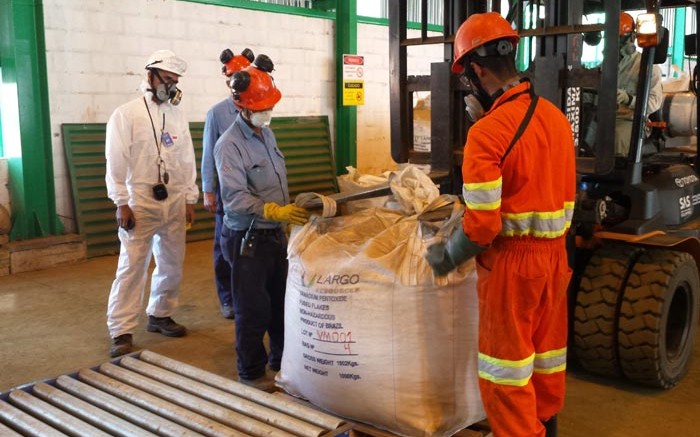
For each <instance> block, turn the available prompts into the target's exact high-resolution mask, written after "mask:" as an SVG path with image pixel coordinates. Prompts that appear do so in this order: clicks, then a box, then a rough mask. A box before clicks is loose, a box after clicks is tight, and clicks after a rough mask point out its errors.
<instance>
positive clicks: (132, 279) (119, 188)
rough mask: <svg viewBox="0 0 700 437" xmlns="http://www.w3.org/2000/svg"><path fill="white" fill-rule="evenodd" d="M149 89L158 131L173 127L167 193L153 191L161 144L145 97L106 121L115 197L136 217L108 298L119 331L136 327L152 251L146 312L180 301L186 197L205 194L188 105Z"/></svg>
mask: <svg viewBox="0 0 700 437" xmlns="http://www.w3.org/2000/svg"><path fill="white" fill-rule="evenodd" d="M144 96H145V98H146V102H147V103H148V108H149V110H150V112H151V116H152V118H153V124H154V127H155V130H156V134H157V135H158V136H160V134H161V130H162V131H165V132H168V133H169V134H170V137H171V139H172V142H173V144H172V145H171V146H167V145H163V146H162V147H161V151H160V157H161V158H162V159H163V161H164V162H165V169H166V170H167V172H168V175H169V181H168V184H167V190H168V198H167V199H165V200H162V201H159V200H156V199H154V198H153V189H152V187H153V185H154V184H156V183H157V182H158V165H157V162H158V148H157V147H156V144H155V139H154V137H153V128H152V127H151V120H150V118H149V116H148V112H147V111H146V107H145V105H144V100H143V98H142V97H139V98H138V99H134V100H132V101H131V102H128V103H126V104H124V105H122V106H120V107H119V108H117V109H116V110H115V111H114V113H113V114H112V116H111V117H110V119H109V121H108V123H107V137H106V149H105V154H106V157H107V173H106V177H105V181H106V184H107V193H108V195H109V197H110V199H112V201H114V203H115V205H117V206H119V205H125V204H128V205H129V206H130V207H131V209H132V211H133V213H134V217H135V219H136V226H135V227H134V228H133V229H132V230H130V231H126V230H125V229H119V240H120V241H121V249H120V254H119V263H118V266H117V273H116V278H115V280H114V282H113V283H112V289H111V291H110V295H109V303H108V306H107V327H108V329H109V334H110V336H111V337H112V338H114V337H117V336H119V335H122V334H127V333H133V332H134V329H135V328H136V326H137V325H138V314H139V312H140V309H141V302H142V300H143V291H144V287H145V284H146V279H147V275H148V266H149V263H150V260H151V252H152V253H153V256H154V257H155V261H156V268H155V270H154V271H153V275H152V277H151V293H150V297H149V301H148V308H147V309H146V313H147V314H148V315H152V316H156V317H167V316H170V315H172V313H173V311H174V310H175V308H176V307H177V303H178V293H179V288H180V282H181V279H182V263H183V260H184V256H185V204H186V203H190V204H194V203H196V202H197V199H198V197H199V190H198V188H197V185H196V178H197V169H196V163H195V158H194V147H193V145H192V137H191V135H190V131H189V124H188V122H187V120H186V118H185V116H184V114H183V113H182V110H181V109H180V108H178V107H175V106H173V105H171V104H170V103H162V104H160V105H158V104H156V103H155V102H153V101H152V100H151V96H152V94H151V93H150V92H146V93H145V94H144ZM163 114H165V123H164V124H165V126H163ZM159 139H160V138H159Z"/></svg>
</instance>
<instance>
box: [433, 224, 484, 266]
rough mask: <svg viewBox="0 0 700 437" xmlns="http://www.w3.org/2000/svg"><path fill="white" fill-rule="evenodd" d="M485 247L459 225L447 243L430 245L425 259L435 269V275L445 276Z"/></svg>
mask: <svg viewBox="0 0 700 437" xmlns="http://www.w3.org/2000/svg"><path fill="white" fill-rule="evenodd" d="M484 249H485V247H483V246H479V245H478V244H476V243H474V242H473V241H472V240H470V239H469V237H467V235H466V234H465V233H464V229H462V225H461V224H460V225H458V226H457V228H456V229H455V230H454V231H453V232H452V235H450V238H449V239H448V240H447V242H446V243H436V244H432V245H430V246H428V252H427V253H426V254H425V260H426V261H428V264H430V267H431V268H432V269H433V273H435V276H445V275H447V274H448V273H450V272H451V271H452V270H454V269H455V268H457V266H459V265H460V264H462V263H463V262H465V261H466V260H468V259H470V258H472V257H474V256H476V255H478V254H480V253H481V252H482V251H483V250H484Z"/></svg>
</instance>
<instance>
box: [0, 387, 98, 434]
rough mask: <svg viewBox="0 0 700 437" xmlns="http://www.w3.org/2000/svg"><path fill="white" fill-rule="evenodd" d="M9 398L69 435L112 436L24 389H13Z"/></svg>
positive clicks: (13, 402)
mask: <svg viewBox="0 0 700 437" xmlns="http://www.w3.org/2000/svg"><path fill="white" fill-rule="evenodd" d="M9 399H10V402H11V403H12V404H14V405H16V406H17V407H19V408H21V409H23V410H26V411H27V412H28V413H30V414H32V415H33V416H38V417H41V418H42V420H43V421H44V422H46V423H48V424H49V425H51V426H53V427H55V428H58V429H59V430H60V431H63V432H65V433H66V434H68V435H78V436H83V435H89V436H92V437H109V436H110V435H109V434H107V433H105V432H102V431H100V430H99V429H97V428H95V427H94V426H92V425H90V424H89V423H85V422H83V421H82V420H80V419H78V418H77V417H74V416H71V415H70V414H68V413H66V412H64V411H62V410H60V409H58V408H56V407H54V406H53V405H51V404H49V403H46V402H44V401H42V400H41V399H39V398H36V397H34V396H32V395H30V394H29V393H26V392H24V391H22V390H14V391H11V392H10V396H9Z"/></svg>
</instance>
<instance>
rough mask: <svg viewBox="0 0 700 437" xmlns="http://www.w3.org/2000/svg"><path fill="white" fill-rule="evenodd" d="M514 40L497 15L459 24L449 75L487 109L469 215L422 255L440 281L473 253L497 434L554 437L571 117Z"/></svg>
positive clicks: (478, 135) (470, 142) (468, 160)
mask: <svg viewBox="0 0 700 437" xmlns="http://www.w3.org/2000/svg"><path fill="white" fill-rule="evenodd" d="M518 40H519V37H518V34H517V33H516V32H515V31H514V30H513V28H512V27H511V25H510V24H509V23H508V22H507V21H506V20H505V19H504V18H503V17H501V16H500V15H499V14H498V13H496V12H488V13H483V14H473V15H470V16H469V17H468V18H467V20H466V21H465V22H464V23H462V25H461V26H460V27H459V29H458V30H457V33H456V35H455V42H454V63H453V65H452V72H453V73H456V74H459V75H460V76H462V78H463V79H464V80H466V81H467V82H468V83H469V86H470V89H471V90H472V91H471V92H472V93H473V94H472V97H473V98H472V99H471V101H472V104H476V103H477V102H478V104H480V105H481V106H482V108H481V109H482V111H481V112H482V114H483V115H482V117H481V118H480V119H477V120H476V122H475V123H474V124H473V125H472V126H471V128H470V130H469V132H468V134H467V142H466V145H465V146H464V159H463V162H462V178H463V181H464V186H463V188H462V190H463V191H462V192H463V195H464V200H465V203H466V208H465V212H464V216H463V218H462V222H461V224H460V225H458V226H457V228H456V229H455V231H454V232H453V233H452V235H451V236H450V237H449V239H448V241H447V242H441V243H437V244H434V245H431V246H429V247H428V249H427V253H426V259H427V261H428V263H429V264H430V266H431V267H432V269H433V271H434V273H435V275H436V276H444V275H447V274H448V272H450V271H451V270H452V269H454V268H456V267H457V266H458V265H460V264H461V263H463V262H464V261H466V260H468V259H470V258H472V257H474V256H476V257H477V258H476V265H477V274H478V281H477V290H478V295H479V354H478V376H479V389H480V391H481V397H482V401H483V404H484V409H485V411H486V415H487V417H488V418H489V419H490V420H489V423H490V426H491V429H492V432H493V434H494V435H495V436H496V437H542V436H545V435H546V436H547V437H551V436H555V435H556V415H557V413H558V412H559V411H560V410H561V408H562V406H563V403H564V381H565V379H564V376H565V369H566V344H567V306H566V290H567V285H568V283H569V279H570V277H571V270H570V269H569V265H568V259H567V252H566V245H565V238H566V234H567V232H568V229H569V227H570V225H571V218H572V215H573V211H574V199H575V194H576V186H575V183H576V182H575V179H576V170H575V156H574V152H575V150H574V142H573V135H572V132H571V126H570V124H569V121H568V119H567V118H566V116H565V115H564V114H563V113H562V112H561V111H560V110H559V108H557V107H556V106H554V105H553V104H552V103H551V102H549V101H547V100H545V99H543V98H539V97H538V96H536V95H535V94H534V91H533V88H532V86H531V85H530V83H529V82H528V81H527V80H523V79H521V78H520V77H519V75H518V72H517V70H516V68H515V51H516V47H517V43H518ZM477 113H479V111H473V114H477Z"/></svg>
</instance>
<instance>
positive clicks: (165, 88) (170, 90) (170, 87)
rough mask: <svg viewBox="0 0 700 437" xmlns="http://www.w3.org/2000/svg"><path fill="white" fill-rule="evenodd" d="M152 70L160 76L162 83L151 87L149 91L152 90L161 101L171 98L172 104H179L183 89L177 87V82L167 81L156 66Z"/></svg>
mask: <svg viewBox="0 0 700 437" xmlns="http://www.w3.org/2000/svg"><path fill="white" fill-rule="evenodd" d="M150 71H151V72H153V73H154V74H155V75H156V77H158V79H159V80H160V84H158V86H157V87H155V89H154V88H151V89H150V90H149V91H151V92H152V93H153V95H155V96H156V98H157V99H158V100H160V101H161V102H167V101H168V100H170V103H171V104H173V105H179V104H180V101H181V100H182V91H180V89H179V88H178V87H177V84H176V83H166V81H165V80H163V78H162V77H161V75H160V73H158V70H157V69H155V68H152V69H151V70H150Z"/></svg>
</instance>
